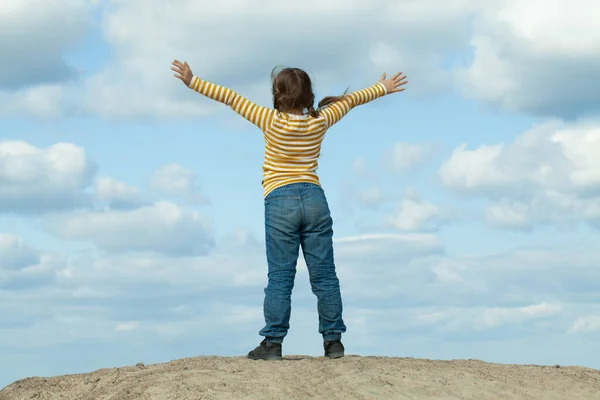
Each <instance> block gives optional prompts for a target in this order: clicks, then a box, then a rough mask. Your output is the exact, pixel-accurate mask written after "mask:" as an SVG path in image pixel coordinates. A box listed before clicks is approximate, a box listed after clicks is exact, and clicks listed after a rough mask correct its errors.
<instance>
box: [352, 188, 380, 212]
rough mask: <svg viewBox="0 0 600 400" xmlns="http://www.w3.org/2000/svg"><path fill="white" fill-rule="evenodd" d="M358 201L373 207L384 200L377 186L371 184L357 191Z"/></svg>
mask: <svg viewBox="0 0 600 400" xmlns="http://www.w3.org/2000/svg"><path fill="white" fill-rule="evenodd" d="M357 200H358V202H359V203H360V204H362V205H365V206H367V207H371V208H375V207H377V206H378V205H379V204H381V203H382V202H383V201H384V200H385V196H384V195H383V193H382V192H381V188H380V187H379V186H373V187H371V188H368V189H366V190H363V191H361V192H359V193H358V198H357Z"/></svg>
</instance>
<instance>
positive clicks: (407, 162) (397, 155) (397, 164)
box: [384, 143, 433, 173]
mask: <svg viewBox="0 0 600 400" xmlns="http://www.w3.org/2000/svg"><path fill="white" fill-rule="evenodd" d="M432 150H433V147H432V146H431V145H430V144H414V143H395V144H394V145H393V147H392V148H391V149H390V150H388V151H386V153H385V155H384V160H385V165H386V167H387V168H388V170H390V171H391V172H394V173H406V172H408V171H410V170H411V169H413V168H415V167H418V166H420V165H421V164H423V163H424V162H425V161H427V159H428V157H429V156H430V155H431V153H432Z"/></svg>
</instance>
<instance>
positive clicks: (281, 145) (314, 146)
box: [189, 76, 386, 197]
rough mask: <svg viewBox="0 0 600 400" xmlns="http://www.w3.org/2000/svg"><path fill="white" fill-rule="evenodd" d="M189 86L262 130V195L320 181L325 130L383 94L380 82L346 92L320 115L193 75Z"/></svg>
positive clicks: (322, 110)
mask: <svg viewBox="0 0 600 400" xmlns="http://www.w3.org/2000/svg"><path fill="white" fill-rule="evenodd" d="M189 87H190V88H191V89H193V90H195V91H196V92H198V93H201V94H203V95H204V96H206V97H208V98H210V99H212V100H216V101H219V102H221V103H223V104H225V105H227V106H229V107H231V108H232V109H233V110H234V111H235V112H237V113H238V114H240V115H241V116H242V117H244V118H246V119H247V120H248V121H250V122H252V123H253V124H254V125H256V126H257V127H258V128H259V129H260V130H261V131H262V132H263V134H264V139H265V158H264V163H263V189H264V197H266V196H267V195H268V194H269V193H271V192H272V191H273V190H275V189H277V188H278V187H281V186H284V185H287V184H290V183H298V182H310V183H315V184H317V185H320V182H319V177H318V176H317V168H318V166H319V162H318V161H319V155H320V154H321V144H322V142H323V138H324V137H325V132H326V131H327V130H328V129H329V128H330V127H332V126H333V125H334V124H336V123H337V122H338V121H340V120H341V119H342V118H343V117H344V116H345V115H346V114H347V113H348V112H349V111H350V110H351V109H352V108H354V107H356V106H358V105H361V104H365V103H368V102H370V101H373V100H375V99H376V98H379V97H382V96H384V95H385V94H386V88H385V86H384V85H383V84H382V83H377V84H376V85H373V86H371V87H368V88H366V89H361V90H358V91H355V92H353V93H351V94H349V95H347V96H346V97H345V98H344V99H343V100H339V101H337V102H335V103H333V104H331V105H329V106H326V107H323V108H322V109H321V110H319V116H318V117H317V118H314V117H312V116H310V115H302V116H300V115H293V114H288V113H285V112H280V111H277V110H274V109H271V108H267V107H262V106H259V105H257V104H254V103H252V102H251V101H249V100H248V99H246V98H244V97H242V96H240V95H239V94H237V93H236V92H234V91H233V90H231V89H228V88H225V87H223V86H219V85H217V84H214V83H211V82H207V81H205V80H202V79H200V78H198V77H197V76H194V77H193V79H192V81H191V82H190V85H189Z"/></svg>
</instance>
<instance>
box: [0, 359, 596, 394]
mask: <svg viewBox="0 0 600 400" xmlns="http://www.w3.org/2000/svg"><path fill="white" fill-rule="evenodd" d="M24 399H34V400H45V399H52V400H58V399H65V400H88V399H89V400H109V399H110V400H129V399H155V400H166V399H173V400H175V399H177V400H199V399H204V400H207V399H228V400H230V399H265V400H266V399H412V400H416V399H438V400H441V399H453V400H456V399H478V400H484V399H510V400H517V399H543V400H552V399H560V400H578V399H585V400H593V399H599V400H600V371H597V370H593V369H588V368H580V367H559V366H533V365H532V366H525V365H501V364H490V363H485V362H481V361H474V360H456V361H430V360H421V359H412V358H386V357H359V356H346V357H345V358H342V359H339V360H329V359H325V358H322V357H303V356H288V357H284V360H283V361H279V362H277V361H276V362H265V361H251V360H247V359H246V358H244V357H197V358H189V359H182V360H177V361H172V362H169V363H164V364H156V365H148V366H144V365H143V364H138V366H132V367H124V368H113V369H102V370H98V371H95V372H91V373H87V374H80V375H66V376H58V377H53V378H27V379H23V380H20V381H18V382H15V383H13V384H11V385H9V386H7V387H6V388H4V389H3V390H2V391H0V400H24Z"/></svg>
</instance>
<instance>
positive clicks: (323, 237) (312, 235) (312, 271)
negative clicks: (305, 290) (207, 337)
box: [259, 183, 346, 343]
mask: <svg viewBox="0 0 600 400" xmlns="http://www.w3.org/2000/svg"><path fill="white" fill-rule="evenodd" d="M265 241H266V245H267V249H266V251H267V263H268V265H269V273H268V278H269V279H268V285H267V287H266V288H265V300H264V316H265V324H266V325H265V327H264V328H263V329H262V330H261V331H260V332H259V334H260V335H261V336H265V337H266V338H267V341H269V342H273V343H281V342H283V339H284V337H285V336H286V335H287V332H288V330H289V328H290V324H289V322H290V314H291V295H292V289H293V287H294V278H295V276H296V263H297V261H298V255H299V248H300V247H302V253H303V255H304V260H305V261H306V266H307V268H308V275H309V278H310V284H311V287H312V292H313V293H314V294H315V295H316V296H317V311H318V314H319V333H321V334H322V335H323V339H324V340H327V341H331V340H337V339H341V335H342V333H343V332H345V331H346V326H345V325H344V321H343V320H342V297H341V293H340V284H339V280H338V277H337V275H336V272H335V264H334V260H333V221H332V219H331V214H330V211H329V206H328V204H327V199H326V197H325V193H324V192H323V189H322V188H321V187H320V186H319V185H315V184H313V183H292V184H289V185H286V186H282V187H279V188H277V189H275V190H273V191H272V192H271V193H269V194H268V195H267V197H266V198H265Z"/></svg>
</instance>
